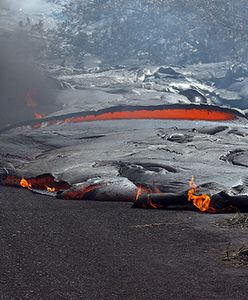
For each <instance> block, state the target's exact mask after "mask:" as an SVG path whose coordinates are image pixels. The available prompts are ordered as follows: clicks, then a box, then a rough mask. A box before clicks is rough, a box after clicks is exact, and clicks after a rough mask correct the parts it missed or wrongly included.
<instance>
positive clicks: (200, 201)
mask: <svg viewBox="0 0 248 300" xmlns="http://www.w3.org/2000/svg"><path fill="white" fill-rule="evenodd" d="M189 186H190V189H189V190H188V201H189V202H192V203H193V204H194V206H195V207H197V208H198V209H199V210H200V211H202V212H209V213H215V212H216V209H215V208H213V207H212V206H211V197H210V196H209V195H207V194H201V195H197V190H198V187H197V185H196V183H195V179H194V176H192V178H191V180H190V181H189Z"/></svg>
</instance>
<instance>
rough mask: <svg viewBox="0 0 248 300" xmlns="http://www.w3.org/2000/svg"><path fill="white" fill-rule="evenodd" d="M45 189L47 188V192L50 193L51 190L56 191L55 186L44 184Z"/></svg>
mask: <svg viewBox="0 0 248 300" xmlns="http://www.w3.org/2000/svg"><path fill="white" fill-rule="evenodd" d="M46 190H47V191H48V192H50V193H53V192H55V191H56V188H55V187H50V186H47V185H46Z"/></svg>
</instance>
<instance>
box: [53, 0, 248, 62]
mask: <svg viewBox="0 0 248 300" xmlns="http://www.w3.org/2000/svg"><path fill="white" fill-rule="evenodd" d="M63 14H64V20H63V22H62V23H61V24H60V26H59V30H58V39H59V40H60V41H61V42H63V44H64V46H65V45H66V47H67V50H68V51H67V53H68V54H71V55H74V56H75V57H77V59H81V58H82V57H83V56H84V54H85V53H92V54H95V55H97V56H100V57H102V58H103V59H104V60H106V61H108V62H111V63H116V62H120V61H121V60H123V59H128V58H131V57H139V58H140V57H143V58H146V59H149V60H150V61H152V62H155V63H178V64H185V63H197V62H215V61H222V60H230V59H236V60H240V61H245V60H246V59H247V54H246V53H247V48H248V47H247V37H248V27H247V21H246V20H247V17H248V4H246V1H245V0H237V1H232V0H229V1H228V0H227V1H224V0H185V1H183V0H133V1H131V0H119V1H117V0H84V1H79V0H70V1H67V3H66V4H64V5H63Z"/></svg>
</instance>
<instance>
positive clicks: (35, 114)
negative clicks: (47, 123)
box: [34, 112, 45, 119]
mask: <svg viewBox="0 0 248 300" xmlns="http://www.w3.org/2000/svg"><path fill="white" fill-rule="evenodd" d="M34 118H35V119H43V118H45V115H44V114H40V113H37V112H36V113H34Z"/></svg>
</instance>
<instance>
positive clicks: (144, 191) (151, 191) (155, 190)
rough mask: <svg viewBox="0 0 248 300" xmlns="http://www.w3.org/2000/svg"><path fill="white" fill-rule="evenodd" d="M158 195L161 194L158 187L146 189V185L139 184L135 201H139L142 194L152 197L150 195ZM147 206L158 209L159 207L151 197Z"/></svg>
mask: <svg viewBox="0 0 248 300" xmlns="http://www.w3.org/2000/svg"><path fill="white" fill-rule="evenodd" d="M157 193H160V189H159V188H158V187H146V186H144V185H140V184H139V185H137V192H136V196H135V201H138V200H139V198H140V196H141V195H142V194H147V195H150V194H157ZM147 205H148V206H149V207H151V208H158V206H157V205H156V204H154V203H153V202H152V199H151V198H150V197H148V203H147Z"/></svg>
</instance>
